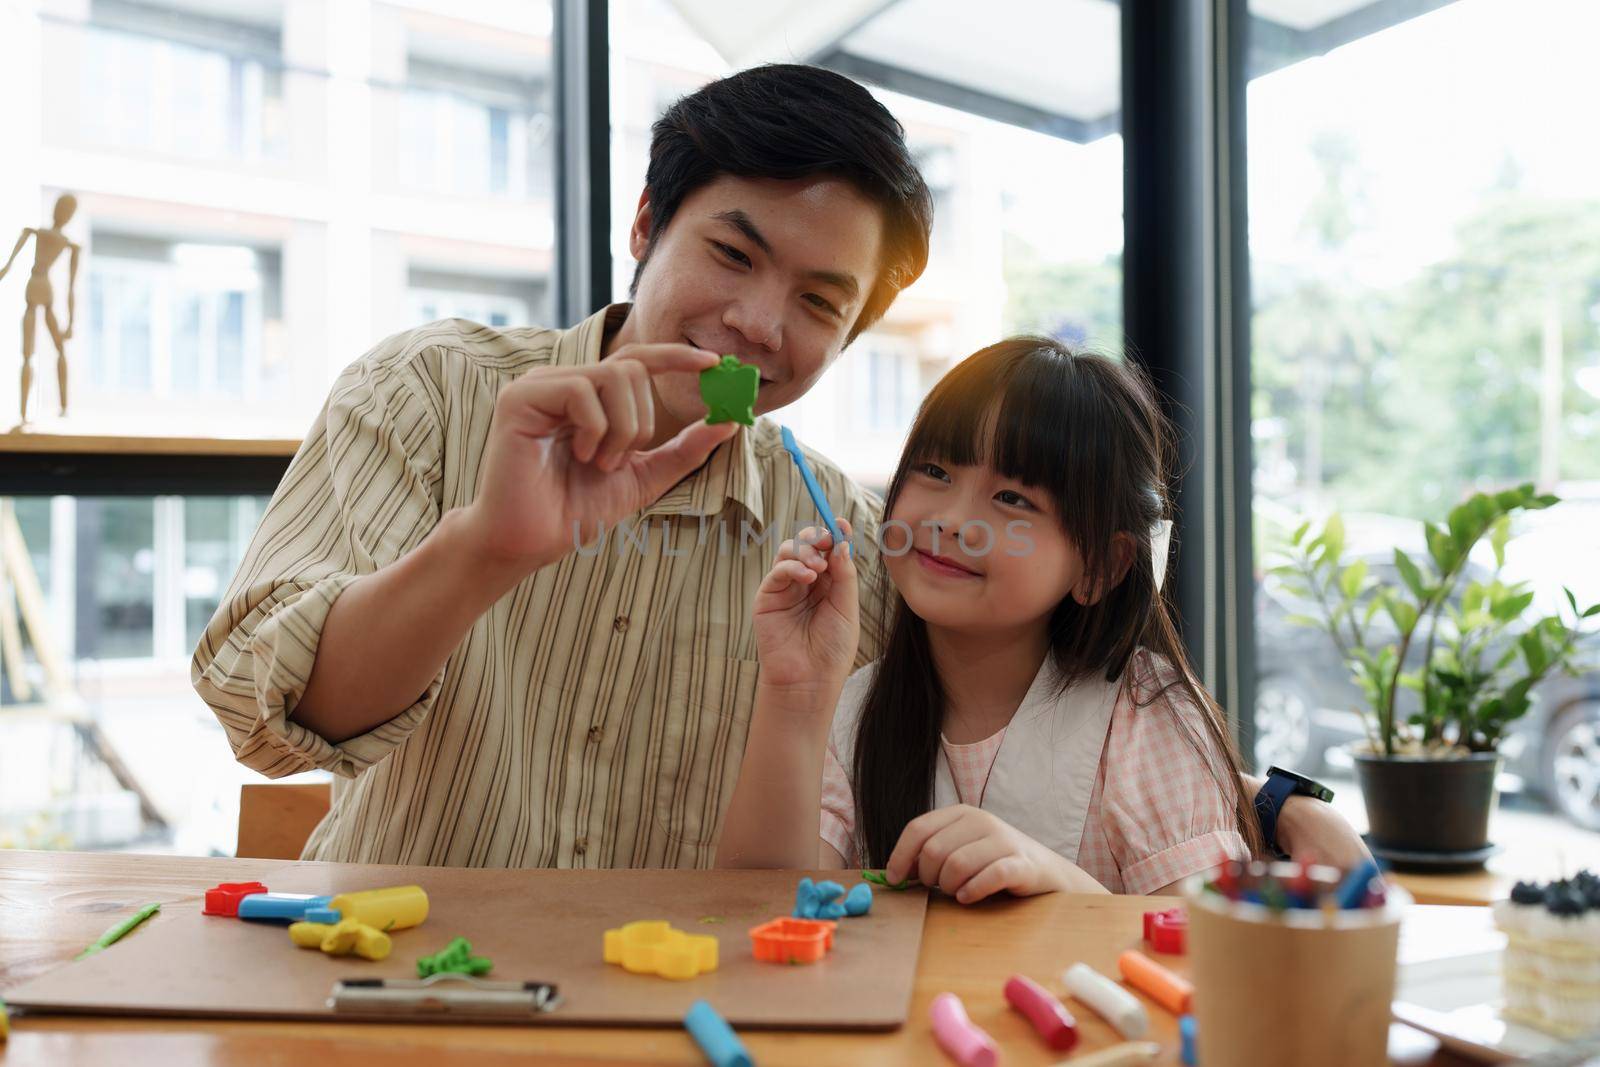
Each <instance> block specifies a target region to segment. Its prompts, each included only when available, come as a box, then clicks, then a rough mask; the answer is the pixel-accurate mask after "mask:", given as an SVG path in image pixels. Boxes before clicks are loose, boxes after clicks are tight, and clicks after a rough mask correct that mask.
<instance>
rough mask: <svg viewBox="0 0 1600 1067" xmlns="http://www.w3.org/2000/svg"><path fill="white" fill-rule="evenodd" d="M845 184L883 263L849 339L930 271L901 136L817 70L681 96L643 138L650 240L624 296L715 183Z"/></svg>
mask: <svg viewBox="0 0 1600 1067" xmlns="http://www.w3.org/2000/svg"><path fill="white" fill-rule="evenodd" d="M723 174H731V175H733V176H735V177H739V178H776V179H794V178H810V177H814V176H824V175H827V176H834V177H839V178H843V179H845V180H847V181H849V182H850V183H851V184H852V185H854V186H856V188H857V189H859V190H860V191H861V192H862V193H863V194H864V195H865V196H866V197H867V198H868V199H869V200H871V201H873V202H874V203H876V204H877V205H878V207H879V208H880V209H881V211H882V212H883V224H884V247H883V262H882V265H881V269H880V271H879V273H878V277H877V279H876V280H875V281H874V282H873V284H872V287H871V289H870V291H869V292H868V294H867V299H866V302H865V303H864V304H863V305H862V309H861V313H860V315H859V316H857V318H856V321H855V323H854V324H853V325H852V326H851V328H850V335H849V340H851V341H853V340H855V338H856V335H857V334H859V333H860V332H861V331H862V330H865V329H867V328H868V327H869V326H871V325H872V324H873V323H875V322H877V321H878V319H880V318H882V317H883V313H884V312H885V311H887V310H888V308H889V305H890V304H891V303H893V302H894V298H895V296H896V295H897V294H898V293H899V292H900V290H902V289H904V288H905V287H906V286H908V285H910V284H911V283H912V282H914V281H916V280H917V277H918V276H919V275H921V274H922V271H923V268H924V267H926V266H927V265H928V231H929V230H930V229H931V228H932V226H933V198H932V196H931V195H930V194H929V192H928V186H927V183H926V182H924V181H923V180H922V174H921V172H920V171H918V170H917V165H916V162H915V160H913V159H912V156H911V151H910V150H909V149H908V148H907V147H906V141H905V130H904V129H903V128H902V127H901V125H900V123H899V122H897V121H896V120H895V117H894V116H893V115H891V114H889V110H888V109H887V108H885V107H884V106H883V105H882V104H880V103H878V101H877V100H875V99H873V96H872V94H871V93H869V92H867V90H866V89H864V88H862V87H861V86H860V85H858V84H856V83H855V82H853V81H851V80H850V79H849V78H846V77H845V76H844V75H842V74H835V73H834V72H833V71H830V70H823V69H822V68H820V67H807V66H800V65H797V64H771V65H767V66H761V67H753V68H751V69H750V70H743V71H740V72H738V73H737V74H730V75H729V76H728V77H726V78H721V79H719V80H717V81H714V82H712V83H710V84H709V85H706V86H704V87H703V88H701V89H698V90H696V91H695V92H693V93H690V94H689V95H688V96H685V97H683V98H682V99H681V100H679V101H678V102H677V103H675V104H673V105H672V106H671V107H670V108H668V109H667V112H666V114H664V115H662V116H661V118H660V119H659V120H657V122H656V124H655V126H654V128H653V130H652V132H651V138H650V166H649V169H648V170H647V171H646V172H645V185H646V186H648V187H649V190H650V209H651V217H650V241H649V246H648V249H647V250H646V252H645V258H644V259H643V260H640V262H639V266H638V268H637V269H636V270H635V271H634V275H633V284H632V286H631V288H630V292H632V291H636V290H637V289H638V287H639V275H640V274H641V273H642V272H643V270H644V264H645V262H646V261H647V260H648V259H649V255H650V251H651V250H654V248H655V246H656V241H657V240H658V239H659V238H660V236H661V234H662V233H663V232H665V230H666V228H667V224H668V223H669V222H671V221H672V217H673V215H675V214H677V211H678V208H679V207H680V206H681V205H682V204H683V201H684V199H685V198H686V197H687V196H689V194H690V193H693V192H694V191H695V190H696V189H699V188H700V187H702V186H704V185H707V184H709V183H710V182H712V181H713V180H715V179H716V178H717V177H718V176H720V175H723Z"/></svg>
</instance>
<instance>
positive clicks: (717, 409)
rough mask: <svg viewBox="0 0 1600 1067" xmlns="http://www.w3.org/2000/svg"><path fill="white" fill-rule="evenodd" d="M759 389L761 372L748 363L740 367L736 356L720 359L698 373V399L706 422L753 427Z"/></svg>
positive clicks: (740, 364)
mask: <svg viewBox="0 0 1600 1067" xmlns="http://www.w3.org/2000/svg"><path fill="white" fill-rule="evenodd" d="M760 388H761V371H760V370H758V369H757V368H756V367H755V365H754V364H752V363H741V362H740V361H739V357H738V356H723V357H722V362H721V363H719V364H717V365H716V366H715V367H711V368H708V369H706V370H703V371H701V372H700V399H701V400H704V401H705V403H706V408H707V410H708V411H709V414H707V415H706V422H708V423H711V424H716V423H719V422H738V423H743V424H744V425H746V426H754V425H755V424H756V413H755V406H756V393H757V391H759V390H760Z"/></svg>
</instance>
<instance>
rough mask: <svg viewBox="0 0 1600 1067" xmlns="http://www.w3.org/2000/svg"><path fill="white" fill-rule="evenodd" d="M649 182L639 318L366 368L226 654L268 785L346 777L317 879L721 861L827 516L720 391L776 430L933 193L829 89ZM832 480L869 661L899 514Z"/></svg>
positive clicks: (303, 471) (213, 629)
mask: <svg viewBox="0 0 1600 1067" xmlns="http://www.w3.org/2000/svg"><path fill="white" fill-rule="evenodd" d="M645 182H646V186H645V189H644V192H643V193H642V194H641V196H640V198H639V204H638V209H637V212H636V214H635V217H634V220H633V225H632V228H631V231H630V237H629V242H630V249H631V251H632V253H633V255H634V256H635V258H636V259H637V260H638V261H639V267H638V270H637V272H636V274H635V277H634V282H633V294H632V295H633V297H634V303H633V304H631V305H617V306H613V307H611V308H607V309H605V310H604V311H602V312H600V313H597V314H596V315H594V316H592V317H590V318H589V319H588V320H586V321H585V322H583V323H580V324H579V325H578V326H576V327H574V328H573V329H570V330H565V331H560V330H548V329H538V328H527V329H516V330H503V331H498V330H493V329H489V328H487V327H482V326H477V325H474V324H471V323H464V322H460V321H448V322H441V323H433V324H431V325H429V326H425V327H421V328H419V329H416V330H411V331H408V332H406V333H403V334H400V335H397V336H395V337H392V338H389V339H388V340H386V341H384V342H383V343H382V344H380V345H379V346H378V347H377V348H376V349H374V350H373V351H372V352H370V353H368V354H367V355H366V356H364V357H363V358H362V359H361V360H359V361H357V362H356V363H355V364H353V365H352V366H351V367H350V368H348V369H347V370H346V371H345V372H344V374H343V375H341V377H340V379H339V380H338V382H337V383H336V384H335V385H334V387H333V390H332V392H331V394H330V396H329V398H328V402H327V405H326V407H325V408H324V410H323V412H322V414H321V415H320V416H319V418H318V420H317V421H316V423H315V424H314V425H313V427H312V429H311V432H310V433H309V434H308V435H307V438H306V441H305V443H304V444H303V445H302V447H301V449H300V452H299V454H298V455H297V456H296V457H295V460H294V462H293V463H292V464H291V466H290V468H289V471H288V473H287V474H286V475H285V477H284V480H283V483H282V484H281V485H280V486H279V488H278V491H277V493H276V494H275V495H274V497H273V500H272V504H271V506H270V507H269V508H268V510H267V513H266V515H265V516H264V517H263V519H262V522H261V525H260V527H259V528H258V529H257V531H256V534H255V536H254V538H253V539H252V542H251V545H250V548H249V550H248V551H247V553H246V555H245V558H244V560H243V562H242V563H241V564H240V569H239V573H238V575H237V576H236V577H235V579H234V582H233V584H232V586H231V588H230V590H229V592H228V594H227V596H226V598H225V599H224V601H223V603H222V604H221V606H220V607H219V608H218V611H217V613H216V616H215V618H213V620H212V621H211V624H210V625H209V626H208V627H207V630H206V633H205V635H204V636H203V637H202V639H201V641H200V644H199V647H198V648H197V650H196V652H195V658H194V664H193V671H192V676H193V680H194V684H195V687H196V689H197V690H198V691H199V693H200V694H201V696H202V697H203V698H204V699H205V700H206V701H207V703H208V704H210V705H211V707H212V708H213V710H214V711H215V712H216V714H217V716H218V718H219V719H220V720H221V722H222V724H223V726H224V728H225V729H226V731H227V733H228V737H229V741H230V743H231V744H232V746H233V748H234V751H235V754H236V756H237V757H238V759H239V760H240V761H241V762H243V763H245V764H246V765H248V766H250V767H253V768H255V769H257V770H259V771H261V772H262V773H264V774H267V775H269V776H274V777H276V776H280V775H284V774H289V773H293V772H296V771H302V770H307V769H310V768H313V767H321V768H325V769H328V770H331V771H333V772H335V774H337V775H338V776H339V778H338V779H337V780H336V783H335V790H334V805H333V809H332V810H331V811H330V812H329V814H328V816H327V818H325V819H324V820H323V821H322V823H321V825H319V826H318V827H317V829H316V831H315V832H314V833H313V835H312V837H311V840H310V841H309V842H308V844H307V846H306V852H305V855H306V857H307V858H309V859H329V860H345V861H359V862H382V863H425V864H444V865H460V866H509V867H519V866H587V867H607V866H706V865H709V863H710V862H711V859H712V857H713V855H714V850H715V841H716V834H717V824H718V820H719V818H720V815H721V812H722V809H723V807H724V805H725V803H726V800H727V797H728V796H729V794H730V792H731V789H732V787H733V783H734V779H735V778H736V777H737V773H738V768H739V763H740V757H741V754H742V751H743V746H744V738H745V732H746V728H747V726H748V723H749V717H750V712H751V709H752V707H753V705H754V701H755V693H756V689H757V687H758V685H759V684H760V679H759V671H758V665H757V662H756V656H755V646H754V638H753V635H752V631H751V625H750V624H751V619H750V605H751V602H752V599H753V596H754V593H755V590H756V588H757V586H758V585H759V584H760V581H761V579H762V577H763V576H764V574H765V573H766V570H767V567H768V565H769V563H770V560H771V557H772V555H773V554H774V552H775V551H776V547H777V544H778V542H780V541H781V540H782V539H783V538H785V537H789V536H793V534H794V532H795V530H796V529H797V528H798V527H799V526H801V525H804V524H806V523H809V522H813V521H815V514H814V512H813V511H812V507H811V504H810V501H809V498H808V497H807V495H806V493H805V491H804V488H803V486H802V483H801V481H800V479H799V478H798V477H797V475H796V472H795V470H794V468H793V465H792V463H791V462H790V460H789V458H788V456H787V455H786V454H785V453H784V452H783V450H782V447H781V444H780V442H779V440H778V435H777V430H776V426H775V425H774V424H773V423H772V422H771V421H770V420H758V422H757V424H756V426H755V427H754V428H753V429H751V430H747V431H743V432H738V430H737V427H736V426H734V425H732V424H729V425H722V426H707V425H704V424H703V423H702V422H701V420H702V419H703V417H704V414H705V409H704V407H703V405H702V404H701V402H700V399H699V395H698V382H697V377H698V373H699V371H701V370H702V369H705V368H707V367H710V366H712V365H714V364H715V363H716V361H717V358H718V356H719V355H720V354H723V353H732V354H735V355H738V356H739V357H740V358H741V359H743V360H744V361H745V362H747V363H753V364H755V365H756V366H757V367H758V368H759V370H760V373H761V387H760V393H759V397H758V400H757V407H756V410H757V413H758V414H760V413H764V412H768V411H772V410H775V409H777V408H780V407H783V406H785V405H787V404H789V403H791V402H793V401H794V400H796V399H798V398H799V397H800V396H801V395H802V394H804V393H805V391H806V390H807V389H809V388H810V387H811V386H812V385H813V384H814V383H815V382H816V381H817V380H818V378H820V377H821V375H822V374H823V372H824V371H825V370H826V369H827V368H828V366H829V365H830V364H831V363H832V362H833V361H834V360H835V359H837V358H838V356H839V354H840V353H841V352H842V351H843V350H844V348H845V347H846V346H847V345H848V344H849V343H850V342H851V341H852V340H854V339H855V337H856V336H857V335H858V334H859V333H860V332H861V331H862V330H864V329H866V328H867V327H869V326H871V325H872V324H873V323H874V322H875V321H877V320H878V319H879V318H880V317H881V316H882V314H883V313H884V311H885V310H886V309H887V308H888V306H889V304H890V302H891V301H892V300H893V299H894V297H895V295H896V294H897V293H898V292H899V291H900V290H901V289H902V288H904V287H905V286H906V285H909V284H910V283H911V282H912V281H914V280H915V279H916V278H917V276H918V275H919V274H920V273H921V272H922V269H923V267H924V266H925V264H926V262H927V255H928V233H929V229H930V227H931V224H932V204H931V198H930V196H929V193H928V189H927V187H926V185H925V184H924V182H923V180H922V177H921V175H920V174H919V173H918V172H917V169H916V166H915V164H914V163H913V161H912V157H911V154H910V152H909V150H908V149H907V147H906V144H905V141H904V137H903V133H902V130H901V128H900V125H899V123H897V122H896V121H895V120H894V118H893V117H892V116H891V115H890V114H889V112H888V111H887V110H885V109H884V108H883V106H882V105H881V104H879V103H877V101H875V100H874V99H873V98H872V96H871V95H870V94H869V93H868V92H867V91H866V90H864V89H862V88H861V87H860V86H858V85H856V84H855V83H854V82H852V81H850V80H849V79H847V78H844V77H841V76H839V75H836V74H832V73H830V72H827V71H823V70H819V69H815V68H809V67H800V66H773V67H763V68H758V69H755V70H749V71H744V72H741V73H739V74H735V75H732V76H730V77H728V78H724V79H722V80H721V81H718V82H714V83H712V84H710V85H708V86H706V87H704V88H703V89H701V90H699V91H697V92H695V93H693V94H690V95H689V96H687V97H685V98H684V99H682V100H680V101H679V102H678V103H677V104H675V105H674V106H673V107H672V108H671V109H670V110H669V111H668V112H667V114H666V115H665V116H663V118H662V119H661V120H660V121H659V122H658V123H657V124H656V127H655V130H654V136H653V139H652V143H651V152H650V164H649V168H648V171H647V173H646V178H645ZM810 460H811V464H812V466H813V468H814V470H815V472H816V475H817V478H818V480H819V482H820V483H821V485H822V488H823V491H824V492H825V493H826V494H827V496H828V499H829V500H830V501H831V502H832V504H833V506H834V508H835V509H836V510H837V511H838V512H839V513H840V515H841V516H842V517H844V518H846V519H848V520H849V522H850V523H851V525H852V527H853V528H854V529H855V530H856V531H857V533H858V535H860V536H859V537H858V538H857V544H858V545H859V549H860V555H859V560H858V562H859V566H860V568H861V572H862V574H863V589H862V605H863V625H862V639H861V646H860V649H859V651H858V654H857V665H861V664H865V663H867V662H869V661H871V660H872V659H875V658H876V657H877V656H878V654H879V649H880V645H881V640H882V636H881V630H882V619H883V616H884V612H885V602H886V600H887V597H888V591H887V589H886V587H885V585H884V584H883V583H884V580H883V576H882V572H881V570H880V569H879V568H877V567H876V566H875V564H876V562H877V555H876V549H875V544H876V531H877V510H878V508H877V504H878V502H877V501H876V500H874V499H872V498H871V497H869V496H868V495H867V494H866V493H865V492H864V491H863V490H861V489H860V488H859V487H857V486H855V485H854V484H852V483H851V482H850V481H849V479H847V478H846V477H844V475H843V474H841V473H840V472H839V470H838V469H837V468H836V467H834V466H833V465H832V464H831V463H829V462H827V461H826V460H825V459H824V458H822V457H820V456H816V455H812V456H811V457H810ZM618 523H622V524H623V525H622V526H621V527H620V528H619V527H618V526H617V524H618ZM1285 814H1286V817H1287V816H1288V815H1289V811H1288V809H1286V812H1285ZM1289 832H1290V831H1289V827H1288V825H1287V823H1286V825H1285V834H1284V835H1283V836H1288V833H1289ZM1324 855H1326V853H1324Z"/></svg>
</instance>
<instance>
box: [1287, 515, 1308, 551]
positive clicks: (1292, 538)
mask: <svg viewBox="0 0 1600 1067" xmlns="http://www.w3.org/2000/svg"><path fill="white" fill-rule="evenodd" d="M1309 529H1311V520H1310V519H1307V520H1306V521H1305V522H1302V523H1301V524H1300V525H1299V526H1297V527H1295V531H1294V533H1292V534H1290V535H1289V543H1290V544H1291V545H1298V544H1299V543H1300V539H1301V538H1303V537H1305V535H1306V531H1307V530H1309Z"/></svg>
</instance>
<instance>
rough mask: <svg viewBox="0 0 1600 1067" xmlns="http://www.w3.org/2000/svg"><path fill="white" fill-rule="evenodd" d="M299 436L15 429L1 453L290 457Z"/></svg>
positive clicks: (0, 439) (0, 443) (3, 438)
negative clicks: (221, 435)
mask: <svg viewBox="0 0 1600 1067" xmlns="http://www.w3.org/2000/svg"><path fill="white" fill-rule="evenodd" d="M299 447H300V439H299V438H297V437H204V436H174V435H159V436H158V435H154V434H151V435H141V434H117V435H110V434H88V433H66V432H59V431H53V430H31V429H28V430H15V429H14V430H11V431H9V432H7V433H3V434H0V454H5V453H11V454H29V455H36V454H41V453H44V454H54V455H73V456H81V455H113V456H278V457H282V458H284V459H288V458H290V457H292V456H293V455H294V454H295V451H296V450H297V449H299Z"/></svg>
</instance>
